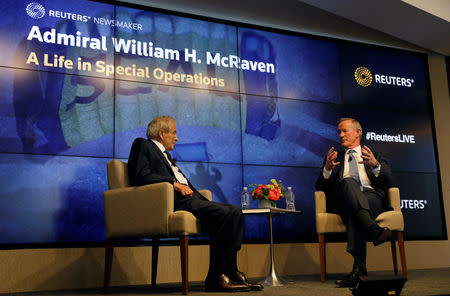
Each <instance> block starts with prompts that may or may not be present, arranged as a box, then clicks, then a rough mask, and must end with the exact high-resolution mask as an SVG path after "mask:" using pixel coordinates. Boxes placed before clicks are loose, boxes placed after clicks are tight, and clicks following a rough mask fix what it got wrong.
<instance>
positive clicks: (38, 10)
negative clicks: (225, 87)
mask: <svg viewBox="0 0 450 296" xmlns="http://www.w3.org/2000/svg"><path fill="white" fill-rule="evenodd" d="M26 10H27V13H28V15H29V16H30V17H31V18H34V19H37V20H38V19H40V18H43V17H44V15H45V8H44V6H42V5H41V4H39V3H36V2H31V3H29V4H28V5H27V9H26Z"/></svg>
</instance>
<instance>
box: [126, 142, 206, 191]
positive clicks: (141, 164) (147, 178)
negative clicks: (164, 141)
mask: <svg viewBox="0 0 450 296" xmlns="http://www.w3.org/2000/svg"><path fill="white" fill-rule="evenodd" d="M128 178H129V181H130V185H131V186H140V185H146V184H153V183H160V182H169V183H170V184H173V180H174V178H175V174H174V173H173V171H172V168H171V167H170V164H169V162H168V161H167V159H166V157H165V156H164V154H163V153H162V152H161V150H160V149H159V148H158V146H156V144H155V143H153V141H152V140H146V139H144V138H137V139H135V140H134V142H133V145H132V146H131V150H130V156H129V157H128ZM188 182H189V181H188ZM189 187H190V188H191V189H192V190H193V191H194V192H196V193H198V191H197V190H196V189H195V188H194V186H192V184H191V183H190V182H189ZM177 193H178V192H175V196H176V197H180V198H181V196H178V194H177ZM198 194H199V195H200V196H201V197H203V196H202V195H201V194H200V193H198ZM203 198H205V197H203Z"/></svg>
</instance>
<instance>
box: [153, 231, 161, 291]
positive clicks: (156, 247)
mask: <svg viewBox="0 0 450 296" xmlns="http://www.w3.org/2000/svg"><path fill="white" fill-rule="evenodd" d="M158 254H159V237H155V238H153V239H152V287H155V286H156V276H157V274H158Z"/></svg>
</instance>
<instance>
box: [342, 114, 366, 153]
mask: <svg viewBox="0 0 450 296" xmlns="http://www.w3.org/2000/svg"><path fill="white" fill-rule="evenodd" d="M338 133H339V138H340V139H341V145H342V147H344V148H347V149H352V148H355V147H357V146H359V142H360V139H359V136H360V135H361V129H356V128H355V127H354V126H353V123H352V121H351V120H345V121H342V122H341V123H339V125H338Z"/></svg>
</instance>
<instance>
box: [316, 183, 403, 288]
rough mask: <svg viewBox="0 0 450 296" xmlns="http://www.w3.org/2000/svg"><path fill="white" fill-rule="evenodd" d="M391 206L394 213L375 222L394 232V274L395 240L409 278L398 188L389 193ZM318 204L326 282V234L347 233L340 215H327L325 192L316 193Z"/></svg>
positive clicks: (317, 227) (321, 273)
mask: <svg viewBox="0 0 450 296" xmlns="http://www.w3.org/2000/svg"><path fill="white" fill-rule="evenodd" d="M388 198H389V204H390V206H391V207H392V208H393V210H392V211H387V212H384V213H381V214H380V215H378V217H376V219H375V221H376V222H377V223H378V225H380V227H388V228H389V229H390V230H392V233H393V236H392V240H391V250H392V262H393V264H394V272H395V274H397V273H398V269H397V253H396V246H395V240H396V239H397V241H398V248H399V251H400V261H401V264H402V271H403V276H404V277H405V278H408V275H407V271H406V258H405V244H404V239H403V229H404V225H403V214H402V212H401V209H400V192H399V189H398V188H396V187H392V188H390V189H389V191H388ZM315 203H316V230H317V234H318V236H319V253H320V279H321V281H322V282H325V275H326V262H325V258H326V257H325V234H326V233H337V232H346V228H345V225H344V223H343V222H342V219H341V217H340V216H339V215H338V214H333V213H327V211H326V209H327V205H326V196H325V193H324V192H323V191H316V192H315Z"/></svg>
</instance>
